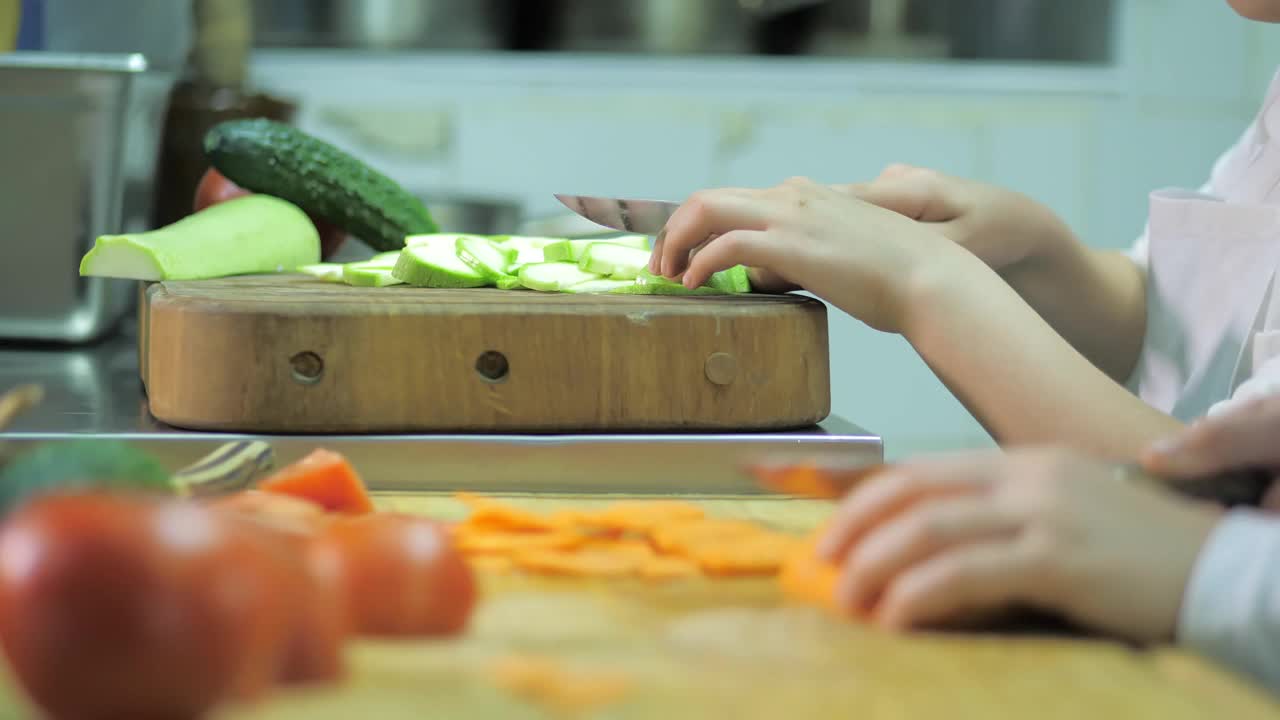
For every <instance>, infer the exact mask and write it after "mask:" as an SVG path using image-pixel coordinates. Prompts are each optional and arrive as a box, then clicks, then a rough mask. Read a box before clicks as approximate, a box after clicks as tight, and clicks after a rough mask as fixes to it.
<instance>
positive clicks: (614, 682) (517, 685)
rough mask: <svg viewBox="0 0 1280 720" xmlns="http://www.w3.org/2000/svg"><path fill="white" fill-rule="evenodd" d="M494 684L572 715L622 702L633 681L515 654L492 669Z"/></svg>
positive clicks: (622, 676)
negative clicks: (567, 667)
mask: <svg viewBox="0 0 1280 720" xmlns="http://www.w3.org/2000/svg"><path fill="white" fill-rule="evenodd" d="M489 670H490V673H491V675H492V677H493V681H494V684H496V685H497V686H498V687H500V688H502V689H503V690H506V691H507V692H509V693H511V694H513V695H516V696H518V697H522V698H524V699H526V700H529V701H532V702H536V703H539V704H541V705H544V706H548V707H550V708H551V709H553V710H557V711H560V712H568V713H575V714H576V713H585V712H590V711H593V710H598V709H600V708H601V707H603V706H606V705H610V704H612V703H615V702H617V701H619V700H621V699H622V698H623V697H625V696H626V695H627V693H628V692H629V691H630V690H631V685H632V683H631V680H630V678H628V677H627V676H625V675H622V674H620V673H612V672H607V671H600V670H593V671H590V672H583V671H571V670H568V669H566V668H564V667H562V666H560V665H559V664H558V663H556V662H555V661H554V660H552V659H550V658H541V657H534V656H520V655H513V656H508V657H505V658H501V659H499V660H497V661H496V662H494V663H493V664H492V665H491V666H490V669H489Z"/></svg>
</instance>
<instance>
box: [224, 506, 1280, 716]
mask: <svg viewBox="0 0 1280 720" xmlns="http://www.w3.org/2000/svg"><path fill="white" fill-rule="evenodd" d="M592 497H593V498H595V499H592V500H588V499H584V498H582V497H571V498H528V497H519V498H511V499H510V501H511V502H513V503H515V504H518V505H524V506H527V507H531V508H535V509H551V508H558V507H569V506H571V507H579V508H580V507H586V506H592V505H596V504H600V503H605V502H610V501H613V500H616V499H618V498H608V499H599V497H600V496H598V495H596V496H592ZM378 501H379V504H380V505H382V506H383V507H385V508H389V509H395V510H399V511H405V512H419V513H425V514H429V515H432V516H437V517H460V516H461V513H462V508H461V507H460V506H459V505H458V504H456V503H454V502H453V501H452V500H451V499H448V498H444V497H436V498H430V497H423V496H408V495H406V496H390V497H387V496H384V497H381V498H379V500H378ZM693 501H694V502H700V504H702V505H704V506H705V507H706V508H707V510H708V512H709V513H711V514H714V515H717V516H723V517H740V518H751V519H755V520H758V521H762V522H766V523H769V524H772V525H774V526H776V527H778V528H780V529H786V530H793V531H796V532H803V531H805V530H807V529H809V528H811V527H812V526H813V525H814V524H815V523H816V522H818V521H819V519H820V518H822V517H824V516H825V514H826V513H827V512H829V511H830V508H831V507H832V505H831V504H830V503H827V502H819V501H804V500H788V499H778V498H772V499H755V500H733V499H724V500H718V501H717V500H701V501H700V500H697V499H694V500H693ZM483 588H484V598H483V600H482V604H481V605H480V606H479V608H478V610H477V614H476V615H475V617H474V619H473V623H472V625H471V627H470V629H469V631H468V633H467V634H466V636H465V637H464V638H462V639H460V640H453V641H442V642H402V643H394V642H360V643H357V644H355V645H354V646H353V647H352V649H351V652H350V655H349V658H350V662H351V665H350V669H351V675H350V677H349V679H348V681H347V682H346V683H345V684H343V685H341V686H338V687H332V688H324V689H316V690H310V691H303V692H295V693H284V694H282V695H278V696H276V697H275V698H273V699H271V700H270V701H268V702H266V703H265V704H262V705H260V706H257V707H252V708H234V709H228V710H227V712H226V713H225V717H226V718H228V720H230V719H232V718H235V719H237V720H268V719H271V720H294V719H295V718H297V719H301V718H308V719H310V718H350V717H369V718H378V719H379V720H383V719H386V720H398V719H400V718H405V719H408V718H428V717H430V718H436V717H438V718H464V717H465V718H471V717H485V718H489V717H494V718H546V717H557V716H558V715H556V714H553V713H551V712H548V708H547V707H546V706H545V704H541V703H537V702H534V701H531V700H529V699H527V698H523V697H521V696H520V695H519V694H518V693H515V692H512V691H511V690H510V689H508V688H507V687H506V686H505V685H504V684H503V683H502V682H500V681H499V674H498V673H497V672H496V667H497V665H498V664H499V663H502V662H503V661H509V660H511V659H520V660H522V661H535V662H550V663H553V664H554V665H556V666H558V667H560V668H563V669H564V670H565V671H567V672H570V673H579V674H580V677H582V678H584V679H586V680H585V682H591V679H592V678H595V679H597V680H598V679H599V678H601V677H604V678H608V679H611V680H621V682H622V683H623V684H624V685H625V686H626V691H625V692H624V693H622V694H621V695H620V696H618V697H617V698H615V699H614V700H613V701H611V702H602V703H601V704H600V705H599V706H595V707H593V708H591V710H593V711H592V712H583V713H582V714H580V715H578V717H592V718H597V717H598V718H770V719H773V718H788V719H789V720H808V719H810V718H812V719H814V720H818V719H821V720H827V719H828V718H876V719H877V720H880V719H897V718H903V719H911V720H927V719H932V718H938V719H939V720H955V719H956V718H981V719H982V720H992V719H1000V718H1017V719H1018V720H1022V719H1023V718H1082V717H1083V718H1158V719H1159V720H1175V719H1181V718H1204V717H1223V718H1226V717H1229V718H1232V719H1233V720H1237V719H1238V720H1244V719H1246V718H1266V717H1276V714H1277V712H1280V709H1278V708H1277V706H1276V705H1275V704H1274V703H1273V702H1272V701H1271V700H1270V699H1268V698H1267V697H1266V696H1265V695H1263V694H1262V693H1261V692H1260V691H1259V690H1257V689H1256V688H1253V687H1251V686H1249V685H1246V684H1245V683H1243V682H1241V681H1239V680H1238V679H1235V678H1233V677H1231V676H1229V675H1227V674H1225V673H1223V672H1222V671H1220V670H1219V669H1218V668H1216V667H1214V666H1212V665H1210V664H1208V663H1205V662H1203V661H1201V660H1198V659H1196V658H1195V657H1194V656H1191V655H1189V654H1187V653H1185V652H1182V651H1180V650H1176V649H1172V648H1158V649H1154V650H1148V651H1138V650H1134V649H1131V648H1128V647H1125V646H1123V645H1120V644H1118V643H1113V642H1109V641H1104V640H1096V639H1094V640H1090V639H1083V638H1072V637H1063V636H1057V637H1054V636H1046V635H1041V636H1034V635H1017V636H1014V635H1009V634H996V633H986V634H977V633H971V634H959V633H957V634H934V635H928V634H912V635H897V634H890V633H886V632H882V631H878V630H874V629H871V628H868V627H865V626H860V625H857V624H854V623H850V622H847V621H842V620H837V619H835V618H832V617H829V616H827V615H825V614H824V613H822V612H820V611H818V610H815V609H812V608H808V607H800V606H795V605H787V604H786V603H785V602H784V601H783V600H782V599H781V598H780V597H779V594H778V591H777V588H776V586H775V585H774V583H773V582H772V581H771V580H767V579H764V580H759V579H758V580H721V581H709V580H697V581H685V582H679V583H672V584H669V585H651V584H645V583H643V582H639V581H616V580H615V581H596V582H590V581H582V580H577V581H574V580H549V579H536V578H522V577H519V576H510V575H488V576H484V577H483ZM563 716H569V715H563Z"/></svg>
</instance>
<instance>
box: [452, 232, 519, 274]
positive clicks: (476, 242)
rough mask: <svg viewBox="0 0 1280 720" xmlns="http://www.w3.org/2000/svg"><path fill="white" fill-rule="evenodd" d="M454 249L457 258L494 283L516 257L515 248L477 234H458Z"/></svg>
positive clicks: (505, 272)
mask: <svg viewBox="0 0 1280 720" xmlns="http://www.w3.org/2000/svg"><path fill="white" fill-rule="evenodd" d="M454 251H455V252H456V253H457V254H458V259H459V260H461V261H462V262H464V263H466V264H467V266H468V267H470V268H471V269H472V270H475V271H476V272H478V273H480V275H481V276H483V277H484V278H485V279H486V280H489V281H490V282H494V283H496V282H497V281H498V279H499V278H502V277H504V276H506V275H507V274H508V273H507V268H509V267H510V266H511V263H512V261H514V260H515V257H516V251H515V249H513V248H507V247H500V246H499V245H497V244H495V243H493V242H492V241H490V240H489V239H488V238H484V237H480V236H477V235H460V236H459V237H458V239H457V241H456V242H455V243H454Z"/></svg>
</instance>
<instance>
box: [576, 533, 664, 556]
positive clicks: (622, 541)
mask: <svg viewBox="0 0 1280 720" xmlns="http://www.w3.org/2000/svg"><path fill="white" fill-rule="evenodd" d="M580 549H581V550H582V551H583V552H603V553H610V554H614V555H624V556H627V557H631V558H635V559H636V560H649V559H652V558H656V557H658V554H657V553H655V552H654V551H653V547H651V546H650V545H649V543H647V542H645V541H643V540H629V539H626V538H611V537H591V538H588V539H587V540H586V541H585V542H583V543H582V545H581V548H580Z"/></svg>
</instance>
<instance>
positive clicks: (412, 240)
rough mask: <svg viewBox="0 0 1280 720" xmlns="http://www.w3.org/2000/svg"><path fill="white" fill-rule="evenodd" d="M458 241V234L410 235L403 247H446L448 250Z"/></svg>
mask: <svg viewBox="0 0 1280 720" xmlns="http://www.w3.org/2000/svg"><path fill="white" fill-rule="evenodd" d="M457 241H458V233H429V234H426V235H410V236H408V237H406V238H405V239H404V246H405V247H414V246H417V245H447V246H449V247H450V248H452V247H453V245H454V243H456V242H457Z"/></svg>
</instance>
